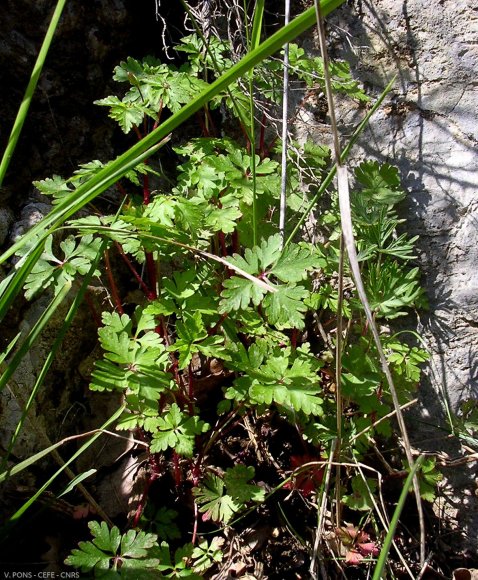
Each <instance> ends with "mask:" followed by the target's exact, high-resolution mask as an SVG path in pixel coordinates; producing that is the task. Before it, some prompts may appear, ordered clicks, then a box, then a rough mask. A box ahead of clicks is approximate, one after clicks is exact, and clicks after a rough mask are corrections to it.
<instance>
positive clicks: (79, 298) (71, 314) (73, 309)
mask: <svg viewBox="0 0 478 580" xmlns="http://www.w3.org/2000/svg"><path fill="white" fill-rule="evenodd" d="M107 245H108V241H107V240H105V241H104V242H103V243H102V244H101V246H100V248H99V250H98V253H97V255H96V258H95V260H93V262H92V264H91V267H90V270H89V271H88V272H87V274H86V275H85V277H84V279H83V281H82V284H81V286H80V289H79V291H78V292H77V294H76V296H75V299H74V300H73V303H72V305H71V306H70V308H69V310H68V313H67V315H66V317H65V321H64V322H63V324H62V326H61V328H60V330H59V331H58V334H57V336H56V338H55V341H54V343H53V345H52V347H51V349H50V351H49V352H48V355H47V357H46V359H45V362H44V363H43V367H42V369H41V371H40V373H39V375H38V377H37V380H36V381H35V384H34V386H33V389H32V392H31V393H30V396H29V398H28V401H27V402H26V404H25V407H24V409H23V412H22V416H21V418H20V420H19V422H18V424H17V426H16V429H15V432H14V433H13V435H12V438H11V440H10V442H9V445H8V449H7V452H6V454H5V457H4V459H3V461H2V465H1V468H4V466H5V464H6V462H7V461H8V458H9V456H10V453H11V451H12V449H13V447H14V445H15V442H16V440H17V438H18V435H19V434H20V432H21V430H22V428H23V423H24V422H25V419H26V417H27V414H28V412H29V410H30V408H31V406H32V404H33V402H34V400H35V397H36V395H37V393H38V391H39V389H40V388H41V386H42V385H43V382H44V380H45V378H46V375H47V373H48V371H49V370H50V367H51V365H52V363H53V361H54V359H55V356H56V354H57V352H58V350H59V348H60V347H61V345H62V343H63V340H64V338H65V336H66V333H67V332H68V329H69V328H70V326H71V323H72V322H73V320H74V318H75V316H76V313H77V311H78V309H79V307H80V305H81V303H82V302H83V298H84V296H85V293H86V290H87V288H88V284H89V283H90V281H91V278H92V276H93V274H94V272H95V270H96V268H97V266H98V262H99V261H100V259H101V256H102V255H103V253H104V251H105V249H106V247H107ZM0 390H1V385H0Z"/></svg>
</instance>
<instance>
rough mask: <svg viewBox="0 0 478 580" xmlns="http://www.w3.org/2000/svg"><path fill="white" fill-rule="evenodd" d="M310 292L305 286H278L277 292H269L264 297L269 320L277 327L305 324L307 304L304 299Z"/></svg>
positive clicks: (300, 327)
mask: <svg viewBox="0 0 478 580" xmlns="http://www.w3.org/2000/svg"><path fill="white" fill-rule="evenodd" d="M308 295H309V292H308V290H306V289H305V288H304V287H303V286H295V285H288V286H278V287H277V292H274V293H271V294H268V295H267V296H266V297H265V299H264V308H265V312H266V315H267V319H268V321H269V322H270V323H271V324H273V325H274V326H275V327H276V328H279V329H281V330H282V329H285V328H298V329H303V328H304V326H305V323H304V318H305V313H306V312H307V306H306V304H305V303H304V300H305V299H306V298H307V297H308Z"/></svg>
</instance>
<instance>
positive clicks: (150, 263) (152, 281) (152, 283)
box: [146, 252, 158, 300]
mask: <svg viewBox="0 0 478 580" xmlns="http://www.w3.org/2000/svg"><path fill="white" fill-rule="evenodd" d="M146 268H147V270H148V280H149V288H150V290H151V298H150V300H154V299H155V298H157V297H158V294H157V293H156V282H157V279H156V263H155V261H154V257H153V253H152V252H146Z"/></svg>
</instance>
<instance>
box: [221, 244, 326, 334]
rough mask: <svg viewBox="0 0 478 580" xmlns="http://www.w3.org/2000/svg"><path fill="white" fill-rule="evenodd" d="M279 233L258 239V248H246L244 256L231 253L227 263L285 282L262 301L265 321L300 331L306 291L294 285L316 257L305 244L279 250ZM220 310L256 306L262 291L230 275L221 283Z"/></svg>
mask: <svg viewBox="0 0 478 580" xmlns="http://www.w3.org/2000/svg"><path fill="white" fill-rule="evenodd" d="M281 245H282V244H281V238H280V235H279V234H276V235H273V236H270V237H269V238H268V239H266V240H262V242H261V245H260V246H255V247H254V248H253V249H250V248H246V250H245V252H244V257H242V256H240V255H239V254H234V256H233V257H232V258H229V262H231V263H232V264H233V265H235V266H237V267H239V268H241V269H242V270H244V271H246V272H247V273H248V274H252V275H254V276H258V277H259V278H266V279H268V280H269V279H270V278H276V279H278V280H280V281H282V282H286V283H289V284H288V285H287V286H276V292H274V293H270V294H268V295H267V296H266V298H265V299H264V307H265V311H266V315H267V318H268V320H269V322H270V323H271V324H273V325H275V326H277V327H278V328H280V329H283V328H303V327H304V314H305V312H306V310H307V307H306V306H305V304H304V302H303V301H304V299H305V298H306V297H307V296H308V291H307V290H306V289H305V288H304V287H303V286H300V285H299V286H296V285H295V282H297V281H300V280H302V279H303V278H304V277H306V276H307V272H308V271H310V270H312V269H313V268H315V267H318V265H319V260H320V257H319V256H318V255H316V254H314V253H313V250H312V248H310V247H308V246H306V245H305V244H302V245H297V244H289V245H288V246H287V247H286V248H285V249H284V250H283V251H282V250H281ZM223 286H224V290H223V291H222V293H221V298H222V300H221V302H220V311H221V312H230V311H231V310H239V309H242V310H244V309H246V308H247V307H248V306H249V304H250V303H251V302H252V304H253V305H254V306H258V305H259V304H260V303H261V302H262V300H263V298H264V295H265V291H264V290H263V289H262V288H259V287H258V286H257V285H256V284H254V283H253V282H252V281H250V280H245V279H244V278H239V277H238V276H232V277H231V278H229V279H228V280H226V281H225V282H224V284H223Z"/></svg>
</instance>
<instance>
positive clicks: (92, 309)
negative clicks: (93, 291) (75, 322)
mask: <svg viewBox="0 0 478 580" xmlns="http://www.w3.org/2000/svg"><path fill="white" fill-rule="evenodd" d="M85 301H86V304H87V305H88V308H89V310H90V312H91V315H92V316H93V320H94V321H95V324H96V326H97V327H98V328H100V326H103V323H102V322H101V318H100V315H99V314H98V311H97V310H96V308H95V305H94V304H93V300H92V299H91V295H90V291H89V290H88V291H87V292H86V294H85Z"/></svg>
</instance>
